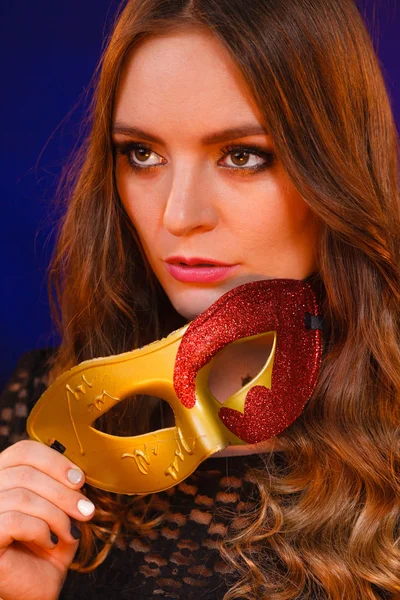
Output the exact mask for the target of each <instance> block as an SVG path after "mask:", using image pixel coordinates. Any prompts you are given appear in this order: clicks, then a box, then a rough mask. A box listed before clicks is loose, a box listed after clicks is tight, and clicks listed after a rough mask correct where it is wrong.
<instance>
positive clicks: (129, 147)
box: [114, 142, 276, 175]
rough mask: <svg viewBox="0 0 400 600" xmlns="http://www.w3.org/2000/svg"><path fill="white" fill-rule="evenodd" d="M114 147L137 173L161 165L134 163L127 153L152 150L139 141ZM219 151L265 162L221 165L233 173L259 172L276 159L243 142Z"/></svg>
mask: <svg viewBox="0 0 400 600" xmlns="http://www.w3.org/2000/svg"><path fill="white" fill-rule="evenodd" d="M114 148H115V152H116V154H117V155H119V156H123V157H125V158H126V160H127V161H128V164H129V167H130V168H131V169H132V171H134V172H136V173H138V172H139V171H141V172H142V173H148V172H149V171H151V170H152V169H155V168H157V167H159V166H163V165H162V164H157V165H150V166H148V167H146V166H143V167H139V166H138V165H137V164H136V163H134V162H133V161H132V160H131V158H130V157H129V155H130V154H131V152H133V151H134V150H144V151H145V152H148V153H149V154H150V153H152V152H153V150H152V149H151V148H150V147H149V146H146V145H145V144H143V143H141V142H118V143H114ZM221 152H222V153H223V154H224V156H229V155H230V154H233V153H234V152H240V153H246V154H249V155H255V156H258V157H260V158H263V159H264V160H265V161H266V162H265V163H261V164H259V165H255V166H253V167H246V166H243V167H240V166H239V167H223V168H224V169H227V170H229V171H234V172H235V173H238V174H240V175H253V174H254V173H259V172H260V171H265V170H266V169H269V168H271V167H272V165H273V164H274V163H275V160H276V156H275V154H274V152H271V151H270V152H267V151H266V150H263V149H262V148H260V147H259V146H245V145H243V144H237V145H230V146H225V147H224V148H221ZM154 154H157V152H155V153H154ZM158 156H159V155H158Z"/></svg>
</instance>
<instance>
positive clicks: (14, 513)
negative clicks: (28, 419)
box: [0, 440, 94, 600]
mask: <svg viewBox="0 0 400 600" xmlns="http://www.w3.org/2000/svg"><path fill="white" fill-rule="evenodd" d="M71 469H72V471H71ZM79 476H80V479H79ZM84 481H85V477H84V473H83V472H82V471H81V470H80V469H79V468H78V467H76V465H74V463H72V462H71V461H70V460H69V459H68V458H66V457H65V456H63V455H62V454H60V453H59V452H57V451H56V450H53V449H52V448H49V447H48V446H45V445H44V444H41V443H39V442H34V441H31V440H23V441H20V442H17V443H16V444H14V445H13V446H10V447H8V448H6V450H4V451H3V452H2V453H1V454H0V599H3V600H22V599H23V600H39V599H40V600H56V599H57V598H58V596H59V593H60V591H61V588H62V586H63V583H64V580H65V577H66V574H67V570H68V567H69V565H70V564H71V563H72V561H73V559H74V556H75V553H76V551H77V549H78V545H79V529H78V527H77V526H76V525H74V524H73V522H72V521H71V519H70V517H72V519H78V520H80V521H88V520H89V519H90V518H91V517H92V516H93V514H94V506H93V504H92V503H91V502H89V500H87V499H86V497H85V496H84V495H83V494H82V493H81V492H79V491H78V490H79V488H81V487H82V485H83V483H84ZM74 534H75V535H74ZM52 538H53V539H52ZM57 538H58V541H57Z"/></svg>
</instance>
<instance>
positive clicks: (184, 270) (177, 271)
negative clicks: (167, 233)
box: [165, 256, 238, 283]
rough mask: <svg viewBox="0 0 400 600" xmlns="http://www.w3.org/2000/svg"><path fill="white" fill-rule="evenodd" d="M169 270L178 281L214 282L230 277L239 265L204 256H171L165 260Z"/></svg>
mask: <svg viewBox="0 0 400 600" xmlns="http://www.w3.org/2000/svg"><path fill="white" fill-rule="evenodd" d="M165 264H166V268H167V271H168V272H169V274H170V275H172V277H174V279H176V280H177V281H182V282H186V283H214V282H216V281H222V280H224V279H226V278H227V277H229V276H230V275H231V274H232V273H233V272H234V271H235V270H236V269H237V267H238V265H236V264H233V265H232V264H227V263H222V262H220V261H217V260H214V259H213V258H203V257H201V258H200V257H189V258H187V257H184V256H171V257H169V258H167V259H166V260H165Z"/></svg>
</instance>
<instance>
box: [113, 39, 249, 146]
mask: <svg viewBox="0 0 400 600" xmlns="http://www.w3.org/2000/svg"><path fill="white" fill-rule="evenodd" d="M114 120H115V121H123V122H126V123H134V124H136V125H144V124H147V125H148V126H151V125H153V127H157V129H158V130H159V131H162V130H166V129H168V130H170V131H173V130H174V129H175V130H179V131H184V132H186V133H188V134H189V133H191V132H194V130H195V129H196V128H197V127H198V126H201V129H202V131H204V129H205V128H206V127H207V128H208V129H213V126H215V127H221V126H223V125H227V126H234V125H235V124H239V123H243V120H246V122H254V123H260V124H261V116H260V114H259V109H258V107H257V105H256V103H255V101H254V99H253V98H252V96H251V94H250V91H249V89H248V86H247V84H246V81H245V80H244V78H243V76H242V74H241V73H240V71H239V69H238V68H237V67H236V65H235V63H234V62H233V60H232V59H231V57H230V56H229V53H228V51H227V50H226V49H225V48H224V47H223V45H222V44H221V43H220V42H219V40H217V39H216V38H215V37H214V35H213V34H212V33H210V32H208V31H206V30H205V31H203V30H188V31H179V32H176V33H171V34H168V35H162V36H156V37H151V38H148V39H146V40H144V41H143V42H141V43H140V44H139V46H138V47H136V48H134V50H133V51H132V52H131V54H130V56H128V59H127V61H126V64H125V67H124V69H123V71H122V73H121V78H120V83H119V86H118V89H117V94H116V102H115V111H114Z"/></svg>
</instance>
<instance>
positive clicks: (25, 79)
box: [0, 0, 400, 390]
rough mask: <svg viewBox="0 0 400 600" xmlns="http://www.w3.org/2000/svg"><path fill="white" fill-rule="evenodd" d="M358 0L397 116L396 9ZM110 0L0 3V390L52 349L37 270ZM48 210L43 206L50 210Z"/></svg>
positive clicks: (399, 13)
mask: <svg viewBox="0 0 400 600" xmlns="http://www.w3.org/2000/svg"><path fill="white" fill-rule="evenodd" d="M396 3H397V0H379V1H378V0H363V9H362V12H363V13H364V12H365V13H366V17H367V22H368V26H369V29H370V31H371V32H372V36H373V39H374V43H375V47H376V48H377V51H378V55H379V57H380V60H381V63H382V66H383V72H384V75H385V78H386V81H387V84H388V87H389V93H390V97H391V99H392V104H393V109H394V113H395V117H396V120H397V123H399V122H400V72H399V71H400V60H399V59H400V9H396ZM118 5H119V2H118V0H68V2H65V1H63V0H58V1H57V2H55V1H54V0H36V1H34V2H32V0H19V1H16V0H8V1H7V0H0V7H1V9H0V10H1V15H0V16H1V20H0V66H1V73H2V83H3V85H2V89H3V92H2V94H1V113H0V114H1V125H2V127H1V129H2V139H1V150H0V151H1V157H0V158H1V160H0V165H1V166H0V173H1V176H0V182H1V206H2V211H1V214H2V218H1V235H0V272H1V280H0V281H1V295H0V298H1V304H0V358H1V360H0V390H1V389H2V387H3V386H4V384H5V383H6V381H7V379H8V377H9V376H10V374H11V373H12V371H13V369H14V368H15V365H16V362H17V360H18V357H19V356H20V355H21V354H22V353H23V352H25V351H28V350H32V349H34V348H42V347H46V346H55V345H57V344H58V339H57V337H56V335H55V334H54V332H53V328H52V324H51V321H50V315H49V308H48V302H47V290H46V280H45V273H46V268H47V265H48V262H49V259H50V255H51V251H52V246H53V234H52V229H53V226H54V210H53V209H52V203H51V201H52V197H53V195H54V192H55V189H56V185H57V177H58V176H59V174H60V171H61V168H62V165H63V163H64V161H65V160H66V158H67V156H68V154H69V152H70V151H71V150H72V147H73V145H74V143H75V141H76V139H77V131H78V127H79V122H80V118H81V115H82V110H83V106H84V105H85V102H84V94H85V91H86V90H87V88H88V85H89V82H90V79H91V76H92V74H93V71H94V69H95V66H96V64H97V61H98V58H99V56H100V52H101V49H102V44H103V37H104V34H105V33H106V32H107V31H108V29H109V26H110V24H111V22H112V21H113V16H114V13H115V11H116V9H117V7H118ZM50 211H51V212H50Z"/></svg>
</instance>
